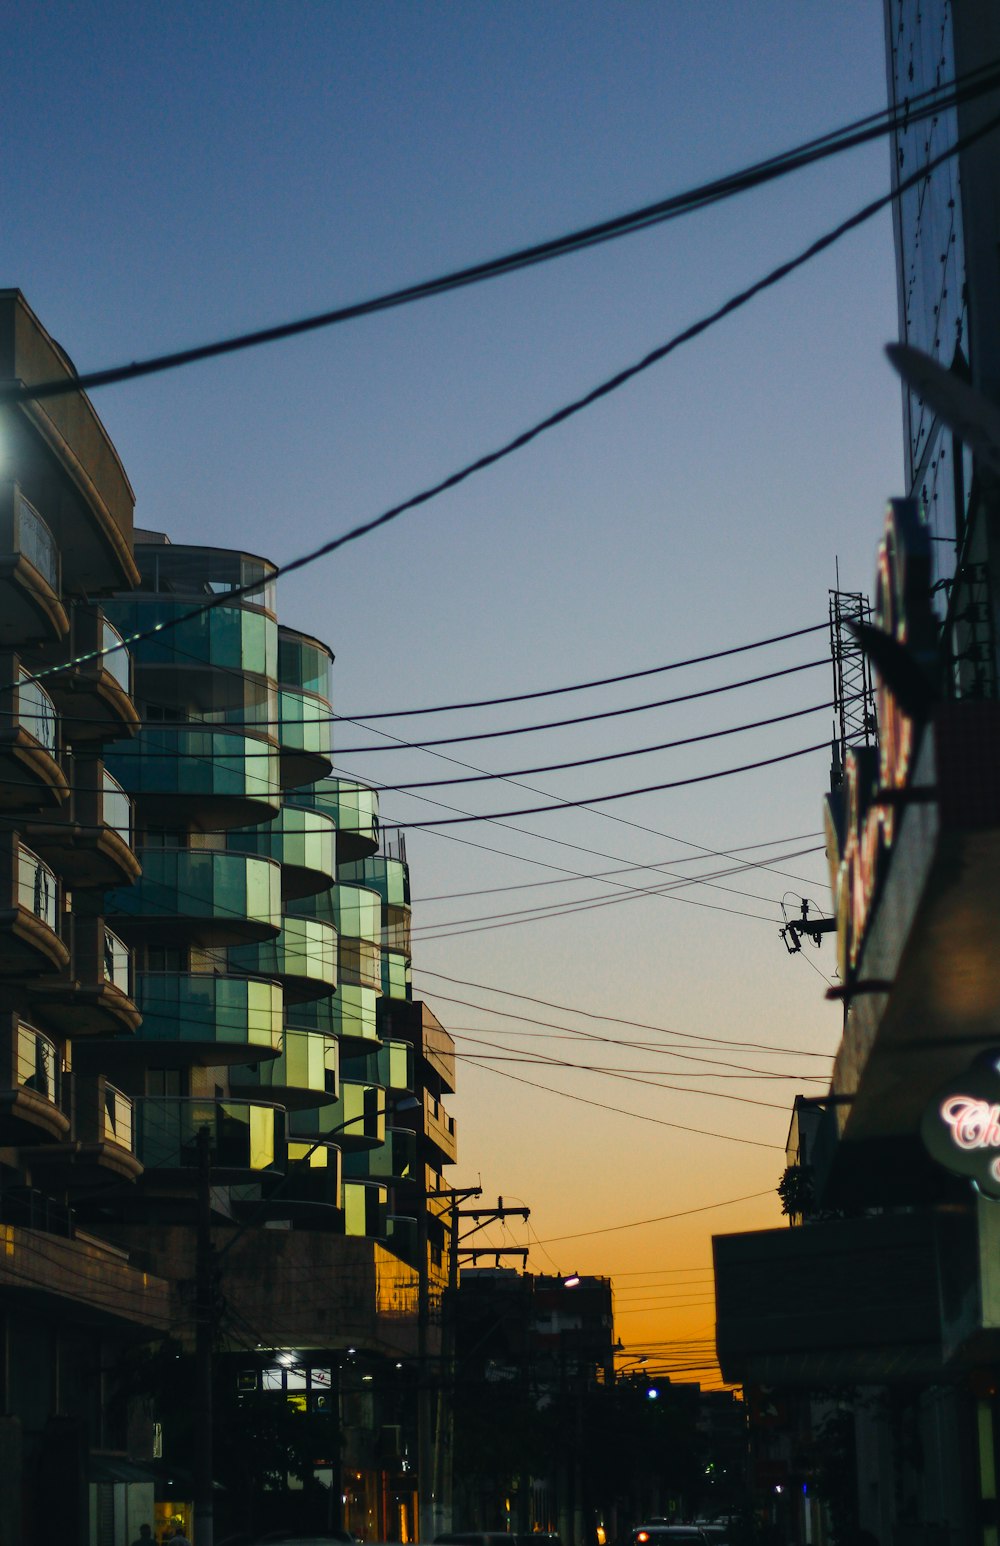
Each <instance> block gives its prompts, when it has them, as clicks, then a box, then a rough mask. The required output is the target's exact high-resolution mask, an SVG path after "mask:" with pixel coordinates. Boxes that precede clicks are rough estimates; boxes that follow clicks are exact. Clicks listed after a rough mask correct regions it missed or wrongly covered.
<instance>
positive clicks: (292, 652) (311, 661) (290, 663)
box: [278, 628, 333, 714]
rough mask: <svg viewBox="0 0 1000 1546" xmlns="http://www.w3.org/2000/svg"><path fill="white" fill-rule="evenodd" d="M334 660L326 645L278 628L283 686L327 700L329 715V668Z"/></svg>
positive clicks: (280, 676)
mask: <svg viewBox="0 0 1000 1546" xmlns="http://www.w3.org/2000/svg"><path fill="white" fill-rule="evenodd" d="M332 664H333V657H332V656H331V654H330V651H329V650H328V649H327V647H326V645H325V644H320V643H319V641H318V640H317V639H310V638H309V637H308V635H306V634H304V633H294V632H293V631H292V630H291V629H290V628H279V629H278V681H279V682H280V683H281V685H282V687H294V688H296V689H298V691H300V692H310V693H315V694H316V696H317V697H319V698H325V699H326V712H327V714H329V713H330V701H329V700H330V667H331V666H332Z"/></svg>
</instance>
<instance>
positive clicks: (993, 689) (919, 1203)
mask: <svg viewBox="0 0 1000 1546" xmlns="http://www.w3.org/2000/svg"><path fill="white" fill-rule="evenodd" d="M998 23H1000V16H998V14H997V12H996V8H995V7H992V6H989V5H983V4H980V3H978V0H934V3H929V4H928V3H924V0H921V3H919V4H918V3H915V0H888V3H887V5H886V39H887V60H888V74H889V91H890V101H891V103H892V104H893V106H894V107H896V108H897V109H898V110H900V112H901V113H902V114H903V116H904V119H905V107H906V103H907V101H908V100H909V99H911V98H912V97H914V96H916V95H917V94H919V93H921V92H924V91H927V90H932V89H935V88H937V87H939V86H945V85H949V84H950V83H951V82H952V81H953V80H954V79H956V78H957V79H958V80H959V81H960V82H965V83H968V82H969V81H970V80H974V79H975V78H976V74H977V72H981V71H983V70H984V69H985V68H986V67H988V66H990V65H991V64H993V63H994V62H995V61H996V60H997V59H998V58H1000V27H998ZM998 102H1000V97H998V93H997V91H996V89H993V90H992V91H991V92H990V93H989V94H986V95H983V96H980V97H978V98H976V99H975V100H967V101H963V102H960V103H959V104H958V105H957V107H952V108H943V109H942V110H941V112H940V113H939V114H938V115H937V116H936V117H935V118H933V119H931V120H929V121H927V122H924V123H921V124H919V125H918V124H906V123H904V126H903V127H901V128H900V129H899V131H898V132H897V134H896V135H895V137H894V140H893V170H894V175H895V176H896V177H897V179H899V178H902V177H905V176H908V175H910V174H911V173H912V172H913V171H914V170H915V169H917V168H919V167H920V166H922V165H924V164H927V163H929V162H931V161H932V160H934V159H935V158H937V157H938V156H939V155H941V154H942V152H943V151H945V150H947V149H948V148H949V147H954V146H962V147H964V148H960V149H959V152H958V154H957V155H956V156H954V157H953V158H952V159H950V160H946V161H943V162H942V164H941V165H940V166H937V167H935V168H934V169H933V170H931V171H929V172H928V174H927V176H926V177H925V178H924V179H923V180H921V181H920V183H919V184H918V185H917V186H916V187H915V188H913V189H911V190H910V191H909V192H908V193H906V194H904V195H903V196H902V197H901V198H900V200H899V201H898V203H897V206H896V211H895V221H896V257H897V277H898V295H899V316H900V336H901V338H902V340H903V341H904V342H907V343H909V344H911V345H913V346H914V347H916V348H919V349H921V350H922V351H923V352H924V353H926V354H929V355H931V356H932V357H933V358H934V359H935V360H936V361H937V362H938V364H939V365H941V366H942V367H943V368H944V369H945V370H946V371H949V372H951V373H952V374H953V375H954V377H955V378H956V380H957V381H958V382H960V383H962V384H963V385H971V386H973V387H974V388H975V390H976V391H977V392H979V393H980V394H982V396H983V397H984V398H986V399H987V400H989V401H992V402H994V403H995V402H997V401H1000V311H998V303H1000V295H998V287H997V283H996V252H997V249H998V237H1000V229H998V223H997V222H998V214H1000V211H998V206H997V200H996V188H997V186H998V185H1000V139H998V135H997V132H996V131H993V132H990V133H981V131H982V130H983V127H984V125H986V124H987V123H988V121H989V120H990V118H991V117H992V116H994V115H996V113H997V112H998ZM903 396H904V445H905V471H906V479H907V490H906V492H907V496H908V497H906V498H904V499H900V500H895V501H893V502H892V504H891V505H890V508H889V512H888V515H887V517H886V523H885V528H884V534H883V540H882V544H881V547H880V549H879V556H878V563H877V569H876V582H875V592H874V596H875V605H874V618H873V621H874V623H875V625H876V629H877V634H876V635H874V636H873V637H872V638H871V639H870V649H871V657H872V659H873V661H874V664H875V667H876V677H877V682H878V741H877V745H873V746H871V747H868V748H863V747H858V748H855V749H854V750H851V751H849V752H848V754H847V755H846V758H844V759H843V761H842V764H841V765H842V767H843V775H842V777H840V778H835V780H834V787H833V788H832V790H831V793H830V796H829V798H828V802H827V852H828V857H829V860H830V872H831V888H832V894H833V902H834V911H835V913H836V919H837V934H836V940H837V952H838V961H837V967H838V977H839V983H838V987H837V989H836V990H835V995H836V996H837V997H838V998H839V999H840V1000H841V1001H842V1003H843V1009H844V1021H843V1034H842V1038H841V1042H840V1046H839V1049H838V1051H837V1054H836V1058H835V1062H834V1069H833V1077H832V1081H831V1087H830V1090H829V1093H828V1095H827V1096H826V1097H824V1098H822V1099H820V1100H818V1101H817V1100H813V1099H806V1098H800V1099H799V1100H798V1101H797V1102H796V1108H795V1111H794V1112H793V1116H792V1124H791V1130H790V1134H789V1143H788V1154H787V1168H786V1171H785V1176H784V1179H783V1184H782V1195H783V1199H784V1203H785V1208H786V1211H787V1212H788V1214H789V1216H790V1223H791V1225H792V1226H793V1227H791V1228H789V1229H785V1230H771V1231H759V1232H756V1233H753V1234H744V1235H731V1236H720V1237H717V1238H716V1241H715V1260H716V1291H717V1341H718V1351H719V1358H720V1362H721V1366H722V1369H723V1373H724V1375H725V1376H726V1378H728V1379H730V1380H734V1381H740V1382H744V1383H745V1384H746V1386H747V1388H748V1392H749V1394H750V1396H751V1400H750V1407H751V1410H752V1411H756V1413H757V1421H756V1424H755V1428H754V1432H755V1438H754V1443H755V1461H756V1463H757V1472H756V1478H755V1479H756V1483H757V1501H758V1506H759V1507H760V1508H761V1509H762V1511H764V1512H765V1513H766V1514H767V1515H768V1516H769V1517H770V1519H771V1520H772V1521H774V1522H775V1523H777V1524H779V1525H780V1526H781V1528H782V1529H783V1530H784V1531H785V1533H786V1534H788V1535H790V1536H791V1537H792V1538H793V1539H796V1540H800V1541H806V1540H815V1539H816V1538H817V1534H818V1533H819V1534H822V1533H823V1532H828V1533H831V1534H832V1536H833V1538H834V1539H835V1540H837V1541H840V1540H845V1539H847V1538H848V1537H849V1536H850V1535H851V1534H852V1532H853V1533H856V1532H857V1530H858V1529H865V1530H867V1531H869V1532H871V1534H872V1535H873V1536H874V1537H876V1538H877V1539H878V1540H879V1541H880V1542H887V1541H896V1540H899V1541H901V1540H903V1539H905V1540H907V1541H931V1540H934V1541H936V1542H937V1541H940V1542H947V1543H949V1546H972V1543H976V1546H995V1542H996V1541H997V1539H998V1531H1000V1512H998V1502H997V1475H998V1466H1000V1443H998V1440H1000V1406H998V1395H997V1392H998V1390H1000V1335H998V1334H1000V1297H998V1291H997V1290H998V1285H997V1281H996V1268H995V1262H996V1260H997V1246H998V1243H1000V1241H998V1230H1000V1217H998V1210H997V1208H996V1204H995V1202H994V1201H993V1200H991V1199H992V1197H993V1196H995V1195H997V1187H998V1185H1000V1183H997V1182H996V1181H995V1180H991V1174H990V1170H989V1166H990V1164H991V1162H992V1157H993V1154H994V1152H995V1151H994V1149H993V1143H994V1139H993V1138H991V1136H990V1132H991V1130H990V1126H989V1121H988V1119H987V1120H985V1121H984V1120H983V1118H984V1116H987V1117H988V1112H989V1109H990V1105H991V1102H994V1101H995V1100H996V1098H997V1097H996V1095H995V1094H993V1093H991V1091H990V1087H989V1085H988V1084H984V1083H983V1077H984V1075H983V1067H984V1065H986V1067H987V1074H989V1075H991V1076H992V1077H993V1078H994V1079H996V1077H997V1075H996V1065H997V1061H998V1057H1000V1050H998V1049H1000V973H998V969H997V955H996V951H995V944H994V941H995V937H996V931H997V925H998V922H1000V865H998V855H1000V764H998V760H997V756H996V748H997V744H998V735H1000V702H998V692H997V681H998V674H997V666H998V657H997V630H996V617H997V603H998V599H1000V591H998V578H1000V575H998V569H997V552H996V534H997V530H998V517H1000V502H998V491H997V487H996V481H995V478H994V477H993V476H992V475H991V473H990V470H989V466H988V465H987V463H986V462H985V461H984V460H981V459H980V457H979V456H978V455H977V454H974V453H973V451H971V450H970V448H969V447H968V446H965V445H963V443H962V441H961V440H960V439H959V438H958V435H956V434H955V433H953V432H952V430H951V429H949V428H948V427H947V426H946V424H945V423H944V418H943V416H938V415H936V414H935V412H934V411H932V409H931V408H930V406H929V405H928V404H927V403H926V402H922V401H921V400H920V399H919V396H918V394H917V393H916V392H914V391H912V390H910V389H909V388H904V394H903ZM835 766H836V763H835ZM977 1102H978V1104H977ZM977 1123H978V1125H977ZM996 1141H1000V1132H998V1133H997V1135H996ZM973 1159H977V1160H981V1161H982V1162H983V1166H984V1167H985V1168H983V1169H981V1170H980V1171H979V1172H976V1171H975V1169H974V1166H973V1165H972V1163H971V1160H973ZM942 1161H943V1162H942ZM963 1167H964V1174H963V1173H962V1172H963ZM973 1177H975V1180H976V1184H975V1185H972V1184H970V1178H973ZM991 1187H992V1190H991ZM820 1504H822V1506H820Z"/></svg>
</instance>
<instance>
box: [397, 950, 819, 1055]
mask: <svg viewBox="0 0 1000 1546" xmlns="http://www.w3.org/2000/svg"><path fill="white" fill-rule="evenodd" d="M414 971H417V972H420V973H421V974H422V975H423V976H425V977H436V978H437V979H438V981H440V982H448V983H452V984H453V985H454V986H456V987H460V988H478V989H479V991H480V992H482V993H497V994H499V995H500V996H501V997H502V998H516V999H521V1000H522V1001H523V1002H525V1003H528V1004H540V1005H541V1006H542V1007H543V1008H545V1009H557V1010H560V1011H561V1012H562V1013H563V1014H569V1015H579V1016H580V1017H581V1018H582V1019H585V1020H600V1021H602V1022H604V1023H609V1024H613V1025H627V1026H628V1027H629V1028H630V1029H634V1030H640V1031H655V1032H657V1033H658V1034H659V1035H661V1036H677V1037H680V1038H681V1040H683V1041H702V1042H710V1043H712V1044H714V1045H720V1046H730V1047H736V1048H739V1049H743V1050H745V1051H755V1052H779V1053H789V1054H791V1055H792V1056H793V1057H814V1058H823V1059H824V1061H826V1062H828V1061H829V1054H827V1053H822V1052H803V1051H802V1050H801V1048H798V1047H776V1046H773V1045H771V1044H769V1043H762V1042H746V1041H738V1040H736V1039H735V1038H734V1037H731V1036H706V1035H700V1036H699V1035H696V1034H695V1033H694V1032H693V1031H677V1030H672V1029H670V1028H669V1027H667V1026H662V1025H649V1024H648V1023H647V1022H646V1021H644V1020H628V1019H626V1018H625V1017H624V1016H621V1015H606V1014H601V1013H599V1012H598V1011H597V1010H593V1009H578V1008H575V1007H574V1006H573V1005H571V1004H557V1003H554V1002H553V1001H552V1000H551V999H545V998H536V997H534V996H533V995H532V994H530V993H518V992H516V991H515V990H514V989H513V988H495V987H493V986H491V985H490V984H489V983H484V982H469V981H468V980H467V979H465V978H463V977H447V976H445V974H444V972H432V971H430V970H428V968H427V967H425V966H417V967H414ZM431 991H432V992H433V991H434V990H433V989H432V990H431ZM437 996H438V997H440V998H444V997H445V995H444V994H438V995H437ZM458 1002H464V1000H458ZM470 1007H471V1008H473V1009H481V1010H482V1011H483V1013H484V1014H496V1015H500V1016H502V1017H506V1016H507V1015H509V1014H510V1012H509V1011H505V1010H501V1009H491V1008H490V1007H489V1006H488V1005H485V1004H473V1005H471V1006H470ZM513 1018H514V1019H515V1020H527V1019H528V1018H529V1017H528V1016H527V1015H517V1014H515V1015H513ZM558 1029H559V1030H565V1029H566V1027H565V1026H559V1027H558Z"/></svg>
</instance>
